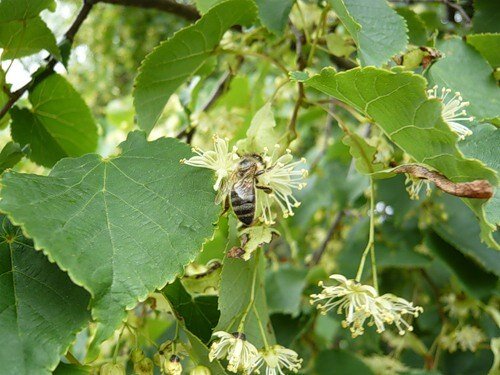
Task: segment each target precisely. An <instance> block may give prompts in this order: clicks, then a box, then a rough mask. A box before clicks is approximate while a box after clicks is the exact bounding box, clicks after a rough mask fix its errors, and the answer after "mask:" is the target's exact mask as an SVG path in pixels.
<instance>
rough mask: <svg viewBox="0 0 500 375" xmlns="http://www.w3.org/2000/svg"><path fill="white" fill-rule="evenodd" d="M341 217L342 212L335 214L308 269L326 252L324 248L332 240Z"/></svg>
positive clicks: (342, 215)
mask: <svg viewBox="0 0 500 375" xmlns="http://www.w3.org/2000/svg"><path fill="white" fill-rule="evenodd" d="M343 217H344V210H342V211H339V212H337V214H336V215H335V218H334V219H333V221H332V224H331V225H330V228H329V229H328V233H327V234H326V237H325V239H324V240H323V242H322V243H321V246H320V247H319V248H318V249H317V250H316V251H315V252H314V253H313V255H312V257H311V260H310V262H309V264H308V265H309V267H312V266H315V265H317V264H318V263H319V261H320V260H321V257H322V256H323V254H324V253H325V251H326V248H327V247H328V243H329V242H330V240H331V239H332V238H333V235H334V234H335V232H337V230H338V229H339V227H340V223H341V221H342V218H343Z"/></svg>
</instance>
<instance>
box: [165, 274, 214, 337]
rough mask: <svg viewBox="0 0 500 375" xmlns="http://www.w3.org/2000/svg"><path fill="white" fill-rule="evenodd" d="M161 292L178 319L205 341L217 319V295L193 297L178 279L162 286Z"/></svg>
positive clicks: (210, 334)
mask: <svg viewBox="0 0 500 375" xmlns="http://www.w3.org/2000/svg"><path fill="white" fill-rule="evenodd" d="M162 293H163V294H164V295H165V297H166V298H167V299H168V301H169V302H170V304H171V305H172V307H173V310H174V311H175V313H176V315H177V317H178V319H182V320H183V322H184V324H185V326H186V328H187V329H188V330H189V331H190V332H191V333H193V334H194V335H196V336H197V337H198V338H200V340H201V341H203V342H205V343H207V342H208V341H210V337H211V336H212V330H213V328H214V327H215V326H216V325H217V322H218V320H219V311H218V310H217V297H215V296H200V297H196V298H193V297H192V296H191V295H190V294H189V293H188V292H187V291H186V289H184V286H183V285H182V283H181V282H180V280H179V279H177V280H175V281H174V282H173V283H172V284H169V285H167V286H166V287H165V288H163V290H162Z"/></svg>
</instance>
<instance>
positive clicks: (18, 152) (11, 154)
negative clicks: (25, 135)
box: [0, 141, 24, 173]
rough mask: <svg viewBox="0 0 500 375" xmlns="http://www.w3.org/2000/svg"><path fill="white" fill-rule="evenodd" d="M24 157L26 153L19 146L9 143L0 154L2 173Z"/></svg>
mask: <svg viewBox="0 0 500 375" xmlns="http://www.w3.org/2000/svg"><path fill="white" fill-rule="evenodd" d="M23 156H24V152H23V150H22V149H21V147H20V146H19V144H17V143H14V142H12V141H10V142H8V143H7V144H6V145H5V146H4V147H3V148H2V151H1V152H0V173H3V171H5V170H6V169H7V168H12V167H13V166H14V165H16V164H17V163H19V162H20V161H21V159H22V158H23Z"/></svg>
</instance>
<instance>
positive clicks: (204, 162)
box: [181, 135, 238, 191]
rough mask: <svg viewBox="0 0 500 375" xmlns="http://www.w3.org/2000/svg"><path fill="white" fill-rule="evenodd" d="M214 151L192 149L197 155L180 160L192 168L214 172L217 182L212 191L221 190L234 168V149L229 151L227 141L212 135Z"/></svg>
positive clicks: (236, 157)
mask: <svg viewBox="0 0 500 375" xmlns="http://www.w3.org/2000/svg"><path fill="white" fill-rule="evenodd" d="M213 139H214V150H213V151H212V150H209V151H202V150H200V149H199V148H196V147H195V148H193V149H192V151H193V152H194V153H195V154H197V156H193V157H191V158H189V159H182V160H181V163H183V164H187V165H191V166H193V167H200V168H208V169H212V170H214V171H215V175H216V176H217V181H215V184H214V190H215V191H218V190H221V191H223V190H224V189H222V185H223V183H225V182H226V180H227V178H228V177H229V176H230V175H231V172H232V171H233V170H234V168H235V167H236V160H237V159H238V155H237V154H236V150H237V149H236V147H233V149H232V150H231V151H229V145H228V140H227V139H223V138H219V137H218V136H217V135H214V137H213Z"/></svg>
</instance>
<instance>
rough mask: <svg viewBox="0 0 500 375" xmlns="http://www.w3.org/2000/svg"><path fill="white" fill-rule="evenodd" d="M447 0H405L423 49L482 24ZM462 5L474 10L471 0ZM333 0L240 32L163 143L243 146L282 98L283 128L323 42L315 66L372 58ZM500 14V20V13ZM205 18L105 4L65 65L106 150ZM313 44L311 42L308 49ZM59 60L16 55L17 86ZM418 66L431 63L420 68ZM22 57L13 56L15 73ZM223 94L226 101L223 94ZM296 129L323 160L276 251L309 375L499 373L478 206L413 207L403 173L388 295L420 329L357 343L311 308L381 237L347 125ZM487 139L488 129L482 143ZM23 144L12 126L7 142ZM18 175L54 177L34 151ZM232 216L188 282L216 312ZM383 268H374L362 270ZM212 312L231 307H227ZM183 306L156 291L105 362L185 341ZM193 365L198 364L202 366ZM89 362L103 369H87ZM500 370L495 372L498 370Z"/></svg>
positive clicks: (350, 117) (343, 110)
mask: <svg viewBox="0 0 500 375" xmlns="http://www.w3.org/2000/svg"><path fill="white" fill-rule="evenodd" d="M492 2H494V0H492ZM197 3H203V2H202V1H201V0H200V1H198V2H197ZM446 3H454V2H453V1H450V2H447V1H442V2H439V1H435V2H427V1H395V2H394V3H393V6H394V7H396V9H397V10H398V12H399V13H400V14H401V15H403V16H404V17H405V18H406V19H407V21H408V23H409V29H410V30H409V31H410V43H411V44H412V45H415V46H426V47H428V51H431V52H432V51H433V47H434V45H435V41H436V40H439V39H441V38H443V37H445V36H446V35H450V34H456V35H458V36H462V35H465V33H466V32H468V30H469V29H470V28H469V26H468V25H467V23H466V22H465V21H466V20H464V18H463V15H462V14H461V13H460V12H459V11H457V10H456V9H455V8H454V7H452V6H450V5H447V4H446ZM460 3H461V6H462V9H464V10H465V12H467V14H468V15H469V16H470V17H473V16H474V9H473V4H472V1H463V2H460ZM80 5H81V2H80V1H78V0H57V8H56V10H55V12H53V13H51V12H48V11H44V12H43V13H42V16H43V18H44V20H45V21H46V22H47V23H48V25H49V27H50V29H51V30H52V31H53V32H54V34H55V35H56V37H58V38H60V37H61V36H62V35H63V33H64V31H65V30H66V29H67V28H68V27H69V25H70V24H71V22H72V21H73V19H74V17H75V14H76V13H77V10H78V8H79V7H80ZM192 5H198V6H200V4H192ZM202 6H203V5H202ZM324 6H325V3H324V2H316V1H299V2H297V3H295V4H294V6H293V7H292V9H291V14H290V20H291V22H292V24H293V27H289V26H287V27H285V30H284V32H283V33H282V34H280V33H277V35H275V34H273V33H271V32H270V31H268V30H266V29H265V28H262V27H258V28H253V29H252V30H250V31H248V32H245V33H240V32H238V31H236V30H231V31H229V32H227V33H226V34H225V36H224V38H223V41H222V43H221V46H222V48H223V49H225V50H228V51H231V52H230V53H219V54H216V55H215V56H214V57H212V58H211V59H210V60H209V61H208V62H207V63H206V64H205V66H204V68H203V69H202V70H201V71H199V72H198V74H197V75H196V76H195V77H193V78H192V79H191V80H190V81H188V82H187V83H186V84H184V85H182V87H181V88H180V89H179V90H178V91H177V93H176V94H174V95H172V97H171V98H170V100H169V102H168V104H167V106H166V108H165V110H164V112H163V114H162V116H161V119H160V121H159V122H158V124H157V126H156V128H155V129H154V130H153V132H152V133H151V135H150V139H155V138H158V137H160V136H176V135H178V134H179V133H184V134H187V135H188V140H190V142H191V144H192V145H194V146H199V147H202V148H209V147H211V136H212V134H214V133H217V134H218V135H220V136H222V137H228V138H229V139H231V142H233V143H236V141H237V140H238V139H241V138H244V136H245V133H246V130H247V129H248V126H249V124H250V121H251V119H252V117H253V114H254V113H255V112H256V111H257V110H258V109H259V108H261V107H262V105H263V104H264V103H265V102H266V101H267V100H268V99H270V98H273V102H272V103H273V111H274V114H275V118H276V122H277V129H285V128H286V127H287V125H288V123H289V121H290V118H291V115H292V113H293V111H294V107H295V103H296V99H297V88H296V86H295V85H294V84H291V83H287V82H286V78H287V77H286V76H284V74H283V71H282V69H281V68H283V67H284V68H285V69H286V70H287V71H293V70H297V69H301V68H302V67H301V64H303V61H301V59H304V58H305V59H306V60H307V59H308V56H310V52H311V48H314V49H315V50H314V51H313V53H312V56H313V58H312V61H309V64H308V69H309V70H310V71H311V72H319V71H320V70H321V68H323V67H326V66H332V65H333V66H336V67H337V69H339V70H343V69H348V68H352V67H354V66H356V65H357V62H356V58H355V50H356V48H355V44H354V42H353V40H352V38H351V36H350V35H349V33H348V32H347V31H346V29H345V28H344V26H343V25H342V23H341V22H340V21H339V20H338V19H337V18H336V17H335V16H334V14H333V13H332V12H329V13H328V14H327V15H325V13H324V12H323V10H324ZM322 17H325V18H326V21H322ZM477 17H485V15H484V14H479V15H477ZM381 22H382V21H381ZM495 22H496V23H497V24H498V19H497V20H496V21H495ZM190 23H191V21H188V20H185V19H183V18H182V17H179V16H176V15H173V14H169V13H166V12H162V11H159V10H154V9H142V8H140V7H137V8H135V7H122V6H114V5H111V4H104V3H99V4H97V5H95V8H94V9H93V10H92V12H91V14H90V15H89V16H88V19H87V20H86V21H85V23H84V24H83V26H82V29H81V30H80V31H79V33H78V34H77V37H76V39H75V43H74V46H73V49H72V52H71V56H70V58H69V63H68V66H67V71H66V72H64V68H63V67H62V66H58V67H57V69H56V70H58V71H61V72H64V73H63V74H64V75H65V77H66V78H67V79H68V80H69V81H70V82H71V83H72V84H73V86H74V87H75V88H76V90H77V91H78V92H79V93H80V94H81V95H82V97H83V98H84V100H85V102H86V103H87V104H88V105H89V107H90V108H91V110H92V112H93V115H94V116H95V118H96V120H97V123H98V127H99V146H98V150H97V152H98V153H100V154H103V155H109V154H114V153H116V152H117V151H116V146H117V145H118V144H119V143H120V142H121V141H123V140H124V139H125V136H126V134H127V133H128V132H129V131H131V130H133V129H135V128H136V125H135V122H134V117H135V111H134V107H133V100H132V90H133V87H134V79H135V77H136V74H137V69H138V67H139V66H140V64H141V61H142V60H143V59H144V58H145V56H146V55H147V54H148V53H150V52H151V51H152V50H153V49H154V48H155V46H157V45H158V44H159V43H160V42H161V41H163V40H166V39H167V38H168V37H169V36H171V35H173V34H174V33H175V32H176V31H177V30H179V29H181V28H183V27H184V26H186V25H189V24H190ZM320 24H321V25H320ZM319 27H323V28H324V34H323V36H322V37H321V38H319V39H318V44H317V45H314V46H312V44H311V40H312V39H313V36H314V35H315V33H317V32H318V31H317V30H318V29H319ZM473 28H474V30H477V31H481V32H482V31H494V30H491V28H489V27H488V26H487V24H486V22H481V21H475V22H474V26H473ZM496 31H498V30H496ZM297 33H299V34H300V35H299V38H300V39H301V42H300V47H299V44H298V43H297ZM298 48H302V49H303V50H302V54H300V55H299V57H298V55H297V52H300V51H297V49H298ZM409 49H410V48H409ZM419 53H420V52H419ZM425 53H428V52H425ZM45 56H46V53H41V54H39V55H36V56H30V57H26V58H23V59H21V60H20V62H16V64H15V66H13V68H12V69H10V71H9V74H8V75H7V82H8V83H10V84H13V85H14V86H16V85H21V84H20V83H19V82H22V79H23V74H24V76H26V72H30V73H32V72H34V71H35V70H36V69H37V67H38V66H39V65H40V64H41V63H42V61H43V58H44V57H45ZM304 56H305V57H304ZM426 56H427V55H426ZM412 59H416V60H415V61H416V63H415V64H414V63H413V60H412ZM419 59H420V60H419ZM421 60H422V56H420V55H419V56H418V57H415V56H414V55H412V54H411V53H409V52H407V53H405V54H402V55H401V56H398V57H397V58H396V59H395V60H394V61H391V63H390V65H393V66H394V65H401V66H402V68H403V69H408V70H413V71H415V72H417V73H422V72H423V67H422V65H421ZM311 62H312V63H311ZM8 64H9V62H3V67H4V69H6V67H7V65H8ZM493 68H494V67H492V73H493ZM23 72H24V73H23ZM221 83H222V85H221ZM217 90H219V91H220V95H217V96H216V100H215V102H212V99H213V98H214V93H215V92H216V91H217ZM307 98H308V99H307V100H308V101H309V102H314V101H317V100H322V99H324V97H323V96H321V95H320V94H319V93H318V92H315V91H312V90H310V91H309V90H308V91H307ZM321 105H322V106H323V107H327V108H328V106H330V109H334V110H335V112H336V113H337V116H338V117H340V118H341V119H342V121H343V123H344V124H345V125H346V126H347V127H348V128H349V129H351V131H352V132H354V133H357V134H359V135H362V136H363V137H365V138H367V139H368V142H370V143H371V144H373V145H375V146H377V150H378V153H377V158H378V159H379V160H380V161H385V162H387V161H389V160H391V161H397V162H401V161H404V160H406V159H405V157H406V156H405V155H403V154H402V152H401V151H399V150H398V149H397V148H396V147H394V145H393V144H391V143H390V142H389V141H387V139H386V138H384V137H383V136H382V133H381V131H380V130H378V129H377V128H375V127H372V126H370V123H369V121H368V120H367V119H366V118H364V117H362V116H361V115H360V114H358V113H357V112H354V111H353V110H352V109H351V108H349V107H347V106H345V105H344V104H342V103H340V102H337V101H334V102H333V103H324V104H321ZM193 129H195V131H194V132H191V131H192V130H193ZM297 133H298V134H299V138H298V139H297V141H295V142H293V143H292V144H291V148H292V150H293V153H294V154H295V155H297V156H305V157H306V158H307V160H308V163H309V167H310V178H309V180H308V186H307V187H306V188H305V189H304V190H302V191H301V192H300V193H299V194H298V196H297V198H298V199H299V201H301V203H302V205H301V207H300V208H299V209H297V210H296V214H295V216H293V217H291V218H289V219H287V220H281V221H280V222H279V225H278V226H277V229H278V230H279V231H280V233H281V236H280V237H279V238H276V239H275V240H273V242H272V243H271V244H269V245H267V246H266V247H265V249H266V254H267V255H268V259H269V260H268V263H269V268H268V272H267V275H266V288H267V294H268V305H269V310H270V312H271V314H272V315H271V321H272V324H273V327H274V330H275V332H276V336H277V341H278V342H279V343H280V344H282V345H284V346H288V347H291V348H293V349H294V350H296V351H297V352H298V353H299V354H300V356H301V357H303V358H304V363H305V364H306V366H304V368H303V370H302V372H303V373H314V374H320V375H323V374H325V375H326V374H384V375H385V374H396V373H398V374H440V373H441V374H487V373H488V371H490V369H491V368H492V366H493V361H494V353H496V355H497V356H498V355H499V354H498V353H499V351H500V348H499V344H498V341H497V342H496V344H495V345H496V346H492V343H493V342H494V341H492V340H493V339H494V338H495V337H497V336H498V334H499V329H498V324H499V323H500V313H499V312H498V305H499V300H498V276H499V274H500V268H499V264H500V263H499V258H498V253H495V252H494V251H493V250H491V249H489V248H488V247H487V246H486V245H485V244H484V243H482V242H481V241H480V237H479V231H480V229H479V225H478V224H477V220H476V219H475V217H474V215H473V213H472V212H471V211H470V210H469V209H468V208H467V207H466V206H465V204H464V203H463V202H462V201H460V200H459V199H458V198H455V197H451V196H448V195H445V194H444V193H442V192H441V191H439V190H436V189H435V188H433V189H432V192H431V194H430V195H429V196H426V195H425V194H424V192H423V191H422V192H421V193H420V199H419V200H412V199H410V197H409V195H408V192H407V191H406V189H405V178H404V176H397V177H394V178H391V179H386V180H378V181H377V183H376V196H377V203H376V214H377V216H376V220H377V227H376V249H377V259H378V266H379V274H380V289H381V291H390V292H391V293H394V294H397V295H400V296H403V297H405V298H407V299H409V300H412V301H414V302H415V304H417V305H421V306H423V307H424V311H425V312H424V314H423V315H422V316H421V317H419V318H418V319H417V320H416V321H415V322H414V326H415V331H414V332H413V333H408V334H407V335H406V336H404V337H399V336H398V335H397V334H395V333H391V332H385V333H384V334H382V335H378V334H376V333H375V329H367V331H366V333H365V334H364V336H361V337H358V338H356V339H353V338H351V337H350V333H349V331H348V330H345V329H343V328H342V327H341V325H340V320H341V319H340V318H339V317H338V316H337V315H336V314H335V312H333V311H332V312H331V313H330V314H329V315H326V316H320V315H318V314H317V312H316V311H315V309H313V308H312V307H311V306H310V305H309V302H308V299H309V298H308V296H309V294H311V293H314V292H317V291H318V288H317V286H316V285H317V282H318V281H319V280H322V279H325V278H326V277H327V276H328V275H329V274H331V273H342V274H344V275H346V277H354V275H355V272H356V269H357V265H358V261H359V258H360V257H361V253H362V251H363V248H364V246H365V244H366V240H367V237H368V216H367V189H368V186H369V179H368V177H367V176H364V175H362V174H360V173H359V172H358V171H357V170H356V168H355V167H354V163H353V160H352V156H351V155H350V153H349V148H348V147H347V146H346V145H345V144H344V143H343V142H342V137H343V132H342V130H341V129H340V128H339V126H338V124H337V120H335V119H333V118H331V117H330V116H328V115H327V113H326V112H325V111H324V110H322V109H321V107H320V106H318V105H310V104H308V103H304V105H303V106H302V107H301V109H300V111H299V114H298V120H297ZM191 137H192V138H191ZM474 137H476V134H475V135H473V136H472V137H471V138H472V139H473V138H474ZM9 138H10V137H9V130H8V128H5V129H4V130H3V131H2V144H3V143H4V142H3V141H6V140H7V139H9ZM466 142H467V141H465V142H464V143H466ZM15 169H16V170H19V171H24V172H36V173H41V174H46V173H48V170H47V169H45V168H43V167H40V166H37V165H35V164H34V163H32V162H31V161H29V160H28V159H23V161H22V162H21V163H19V164H18V165H17V166H16V167H15ZM220 220H221V221H220V223H219V226H218V229H217V231H216V233H215V236H214V239H213V240H212V241H211V242H209V243H208V244H206V246H205V247H204V251H203V252H202V253H201V254H200V256H199V257H198V259H197V261H196V262H195V263H194V264H193V265H191V266H189V267H188V269H187V271H186V276H185V277H184V278H183V279H182V284H183V286H184V288H186V289H187V291H188V292H190V293H191V294H192V295H193V296H197V297H196V299H198V298H201V297H200V296H203V298H208V300H206V301H205V303H207V304H208V305H210V304H211V303H213V302H214V300H215V302H216V297H215V296H214V291H215V290H216V289H217V282H218V278H219V277H220V270H219V271H217V270H218V268H217V267H213V265H214V259H218V260H222V257H223V255H224V252H225V250H227V249H229V248H231V246H232V244H233V243H234V241H235V239H234V238H232V236H231V231H234V225H235V223H234V222H233V220H227V219H225V218H221V219H220ZM233 237H234V235H233ZM496 238H497V240H498V239H499V236H498V235H497V236H496ZM193 275H204V276H203V277H199V278H195V277H193ZM369 277H370V271H369V267H366V269H365V274H364V277H363V279H368V278H369ZM196 299H195V300H196ZM213 306H216V304H215V305H213ZM207 309H210V308H209V307H207ZM210 311H211V314H212V313H213V314H215V315H217V311H216V310H210ZM171 314H172V310H171V307H170V306H168V304H167V303H166V301H165V298H164V297H163V296H162V295H160V294H155V295H152V296H151V297H150V298H149V299H148V300H146V301H145V302H144V303H141V304H139V306H138V307H137V308H136V309H134V310H132V311H130V312H129V315H128V320H127V325H130V326H133V327H134V329H137V330H138V332H140V333H139V335H138V336H134V335H132V334H131V333H130V332H129V330H127V329H123V330H122V331H121V333H120V332H117V334H116V336H115V337H114V338H113V339H111V340H109V341H108V342H106V344H105V346H104V350H103V351H102V352H101V355H100V357H99V359H98V361H97V362H95V363H97V364H99V363H103V362H105V361H107V360H108V359H109V357H110V356H111V355H112V353H113V351H114V349H115V348H116V345H117V343H118V342H119V343H120V346H119V350H120V356H121V357H120V358H122V359H123V360H124V361H125V362H126V363H127V366H128V367H127V368H128V371H129V372H131V373H132V367H133V365H132V363H131V361H130V360H128V361H127V358H128V355H129V351H130V350H131V349H132V348H134V347H135V346H136V345H137V343H136V340H138V345H139V346H140V347H142V348H143V349H144V351H145V353H146V355H148V356H150V357H151V358H152V357H153V356H154V354H155V353H157V352H158V347H160V345H161V344H162V343H163V342H165V341H166V340H168V339H170V338H172V337H173V334H174V330H175V323H174V321H175V320H174V319H173V318H172V315H171ZM217 318H218V316H216V317H213V316H212V317H211V319H210V322H211V324H213V326H212V327H208V326H206V324H208V323H205V327H206V328H208V332H201V333H199V334H200V335H199V337H200V338H203V339H204V340H205V341H206V340H207V339H208V338H209V336H210V335H209V333H210V329H211V328H213V327H214V326H215V324H216V323H217ZM470 325H472V326H475V327H478V328H479V329H480V330H481V335H482V336H478V335H477V337H476V338H483V339H482V340H481V343H480V344H478V345H477V346H476V347H475V348H474V349H476V350H474V351H471V350H464V351H463V350H460V348H459V349H457V350H451V351H450V350H447V349H446V348H445V347H444V346H443V345H441V341H440V340H441V339H442V337H444V336H446V335H449V334H451V333H453V332H457V331H460V329H462V328H463V327H465V326H470ZM90 332H91V328H90V329H87V330H85V331H84V332H82V333H80V334H79V335H78V339H77V341H76V343H75V345H74V347H73V349H72V353H73V355H74V356H75V357H77V358H78V359H79V360H80V361H83V359H84V357H85V355H86V354H87V348H86V345H87V340H88V337H89V334H90ZM497 360H498V359H497ZM187 361H188V360H187V359H186V364H185V369H189V368H190V364H189V363H188V362H187ZM65 366H66V365H64V364H62V365H60V367H59V368H58V370H56V372H55V373H56V374H62V373H69V372H65V371H66V370H67V369H65ZM84 370H85V371H87V370H89V369H88V368H87V369H84V368H83V367H82V371H84ZM89 371H90V370H89ZM186 371H187V370H186ZM494 371H495V370H493V372H491V373H492V374H498V372H494Z"/></svg>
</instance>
